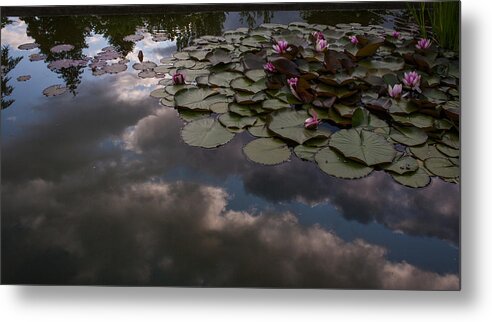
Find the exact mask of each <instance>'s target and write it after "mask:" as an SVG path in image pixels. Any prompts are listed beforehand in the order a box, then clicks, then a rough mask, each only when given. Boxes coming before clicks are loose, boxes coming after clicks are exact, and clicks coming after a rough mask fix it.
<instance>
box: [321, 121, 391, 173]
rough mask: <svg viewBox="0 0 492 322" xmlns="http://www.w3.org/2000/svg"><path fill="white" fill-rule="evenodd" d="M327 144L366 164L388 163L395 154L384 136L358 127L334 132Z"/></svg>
mask: <svg viewBox="0 0 492 322" xmlns="http://www.w3.org/2000/svg"><path fill="white" fill-rule="evenodd" d="M329 145H330V147H332V148H334V149H336V150H337V151H339V152H340V153H342V154H343V155H344V156H345V157H347V158H349V159H352V160H356V161H358V162H362V163H363V164H365V165H368V166H372V165H376V164H381V163H389V162H391V161H393V159H394V157H395V155H396V151H395V149H394V148H393V145H392V144H390V143H389V142H388V141H387V140H386V139H385V138H384V136H382V135H380V134H376V133H373V132H369V131H366V130H360V129H349V130H340V131H338V132H336V133H334V134H333V135H332V136H331V138H330V143H329Z"/></svg>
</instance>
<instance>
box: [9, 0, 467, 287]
mask: <svg viewBox="0 0 492 322" xmlns="http://www.w3.org/2000/svg"><path fill="white" fill-rule="evenodd" d="M1 46H2V53H1V54H2V61H1V63H2V67H1V68H2V70H1V73H2V79H1V80H2V101H1V104H2V111H1V139H2V151H1V177H2V178H1V179H2V181H1V182H2V187H1V188H2V192H1V200H2V203H1V224H2V227H1V233H2V239H1V251H2V255H1V260H2V261H1V269H2V272H1V278H2V283H3V284H40V285H43V284H56V285H130V286H193V287H269V288H271V287H274V288H342V289H398V290H416V289H418V290H459V289H460V247H459V240H460V238H459V237H460V235H459V232H460V190H459V182H460V162H459V160H460V143H459V132H460V131H459V129H460V125H459V124H460V123H459V122H460V69H459V66H460V65H459V62H460V57H459V2H432V3H430V2H429V3H413V2H412V3H401V2H400V3H391V2H389V3H388V2H387V3H321V4H320V3H317V4H281V5H266V4H265V5H261V4H255V5H247V4H246V5H239V6H234V5H226V6H220V5H201V6H151V7H145V6H142V7H125V6H114V7H111V6H102V7H45V8H42V7H41V8H29V7H24V8H22V7H10V8H9V7H7V8H2V29H1Z"/></svg>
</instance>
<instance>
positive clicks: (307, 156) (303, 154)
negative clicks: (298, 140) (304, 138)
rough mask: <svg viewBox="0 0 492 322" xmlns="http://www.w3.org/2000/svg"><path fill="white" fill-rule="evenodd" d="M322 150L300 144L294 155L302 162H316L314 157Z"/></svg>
mask: <svg viewBox="0 0 492 322" xmlns="http://www.w3.org/2000/svg"><path fill="white" fill-rule="evenodd" d="M319 150H321V148H318V147H314V146H306V145H302V144H299V145H298V146H296V147H295V148H294V153H295V154H296V155H297V157H298V158H299V159H301V160H306V161H314V156H315V155H316V153H318V151H319Z"/></svg>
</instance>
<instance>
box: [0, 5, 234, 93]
mask: <svg viewBox="0 0 492 322" xmlns="http://www.w3.org/2000/svg"><path fill="white" fill-rule="evenodd" d="M21 19H22V20H24V21H25V22H26V24H27V35H28V36H30V37H32V38H34V40H35V42H36V43H38V44H39V45H40V46H39V50H40V51H41V53H42V54H44V55H46V62H47V63H50V62H53V61H56V60H59V59H72V60H79V59H81V58H83V54H82V50H83V49H84V48H87V47H88V46H87V43H86V40H85V38H86V37H87V36H89V35H90V33H91V31H94V32H95V33H98V34H102V35H103V36H104V37H106V39H107V40H108V42H109V44H110V45H112V46H114V47H115V48H116V50H117V51H119V52H121V53H122V54H123V55H124V56H126V55H127V54H128V53H129V52H131V51H132V50H133V48H134V47H135V44H134V43H133V42H129V41H124V40H123V38H124V37H126V36H128V35H132V34H135V33H136V32H137V31H138V29H139V28H142V27H144V28H146V29H147V30H148V31H149V32H151V33H152V32H161V31H165V32H167V33H169V36H170V38H171V39H173V38H174V39H176V43H177V47H178V49H181V48H183V47H186V46H188V45H189V43H190V41H191V40H192V39H193V38H195V37H199V36H202V35H218V34H220V33H221V32H222V26H223V23H224V21H225V13H224V12H211V13H200V14H187V15H179V14H173V15H149V16H141V15H125V16H63V17H56V16H54V17H23V18H21ZM3 23H4V19H2V25H3ZM5 23H7V21H5ZM57 44H70V45H73V46H74V47H75V48H74V49H73V50H70V51H67V52H62V53H52V52H51V51H50V49H51V48H52V47H53V46H55V45H57ZM83 69H84V67H82V66H79V67H70V68H64V69H61V70H59V71H56V73H58V74H60V76H61V78H63V80H64V81H65V84H66V86H67V88H68V89H69V90H70V91H71V92H72V93H73V94H74V95H75V94H76V92H75V90H76V88H77V86H78V85H79V84H80V82H81V75H82V72H83Z"/></svg>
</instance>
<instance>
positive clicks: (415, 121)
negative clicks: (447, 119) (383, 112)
mask: <svg viewBox="0 0 492 322" xmlns="http://www.w3.org/2000/svg"><path fill="white" fill-rule="evenodd" d="M391 117H392V118H393V120H395V122H398V123H400V124H403V125H413V126H415V127H417V128H419V129H431V128H432V127H433V126H434V119H433V118H432V116H429V115H425V114H421V113H412V114H409V115H405V116H402V115H396V114H391Z"/></svg>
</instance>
